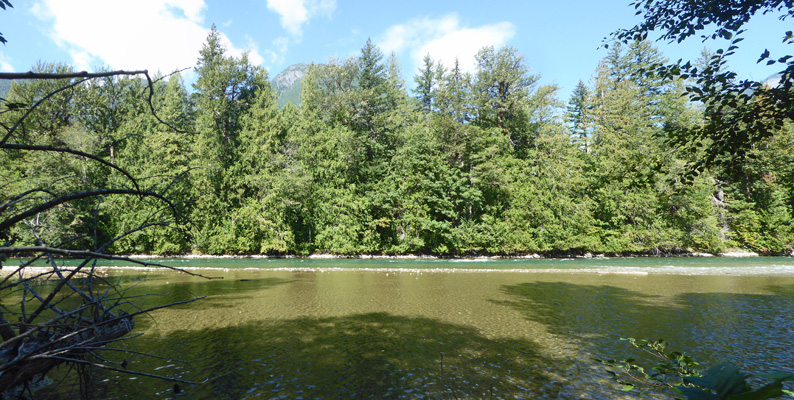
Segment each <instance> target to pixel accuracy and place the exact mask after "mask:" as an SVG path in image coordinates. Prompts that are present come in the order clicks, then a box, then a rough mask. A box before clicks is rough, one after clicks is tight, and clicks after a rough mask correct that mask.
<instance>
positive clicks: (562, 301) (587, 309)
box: [498, 282, 794, 390]
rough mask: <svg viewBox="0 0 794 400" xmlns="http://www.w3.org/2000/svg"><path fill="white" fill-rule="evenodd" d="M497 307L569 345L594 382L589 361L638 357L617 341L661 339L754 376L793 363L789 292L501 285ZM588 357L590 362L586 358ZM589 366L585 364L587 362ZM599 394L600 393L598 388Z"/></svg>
mask: <svg viewBox="0 0 794 400" xmlns="http://www.w3.org/2000/svg"><path fill="white" fill-rule="evenodd" d="M502 291H503V292H504V293H506V294H508V295H509V296H510V297H511V299H510V300H507V301H501V302H498V304H502V305H505V306H509V307H512V308H514V309H515V310H517V311H519V312H521V313H522V314H523V315H524V316H525V317H526V318H527V319H529V320H532V321H536V322H539V323H541V324H543V325H545V326H546V329H547V330H548V331H549V332H550V333H552V334H554V335H558V336H559V337H561V338H564V340H565V341H568V342H570V343H572V344H573V345H574V346H575V347H576V349H577V351H578V353H579V354H580V355H582V357H580V360H579V365H580V366H581V367H583V368H590V369H591V372H590V374H592V376H588V377H587V378H585V379H583V380H582V381H580V382H579V384H581V385H583V386H587V385H597V384H598V383H597V381H598V380H599V379H602V378H606V375H604V374H603V373H602V372H603V371H601V372H599V371H598V370H599V369H602V368H601V367H599V366H598V364H597V363H595V362H594V361H592V357H606V358H623V357H640V358H641V357H643V354H642V353H638V352H636V351H635V349H633V348H632V347H631V346H629V345H627V344H626V343H624V342H621V341H620V340H619V339H620V338H621V337H634V338H637V339H650V340H656V339H665V340H667V341H668V343H670V349H671V350H678V351H684V352H686V353H688V354H691V355H693V356H694V357H695V359H696V360H698V361H700V362H701V364H703V365H715V364H718V363H722V362H728V363H731V364H734V365H737V366H739V367H740V368H741V369H742V370H744V371H747V372H751V373H754V374H757V373H761V372H769V371H774V370H783V371H785V370H790V369H791V360H794V319H793V318H792V316H791V310H793V309H794V287H791V286H781V287H774V288H768V291H769V292H770V293H771V294H736V293H682V294H678V295H674V296H673V297H672V298H667V299H662V298H660V297H657V296H649V295H646V294H643V293H639V292H636V291H632V290H629V289H625V288H620V287H613V286H606V285H601V286H599V285H577V284H571V283H563V282H531V283H522V284H517V285H509V286H504V287H503V288H502ZM588 359H589V360H588ZM588 364H589V365H588ZM599 390H600V389H599Z"/></svg>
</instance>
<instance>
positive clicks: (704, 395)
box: [681, 388, 721, 400]
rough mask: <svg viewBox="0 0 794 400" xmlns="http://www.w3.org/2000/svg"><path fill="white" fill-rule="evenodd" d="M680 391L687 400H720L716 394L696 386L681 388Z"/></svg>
mask: <svg viewBox="0 0 794 400" xmlns="http://www.w3.org/2000/svg"><path fill="white" fill-rule="evenodd" d="M681 393H682V394H683V395H684V396H686V398H687V400H721V399H720V398H719V396H717V395H716V394H713V393H709V392H707V391H705V390H702V389H697V388H681Z"/></svg>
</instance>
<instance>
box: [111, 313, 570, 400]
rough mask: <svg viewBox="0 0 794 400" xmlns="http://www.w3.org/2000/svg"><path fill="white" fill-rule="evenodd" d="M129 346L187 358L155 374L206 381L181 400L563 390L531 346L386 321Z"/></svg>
mask: <svg viewBox="0 0 794 400" xmlns="http://www.w3.org/2000/svg"><path fill="white" fill-rule="evenodd" d="M142 339H143V338H142ZM136 347H137V348H138V349H139V350H140V349H141V348H145V349H146V350H147V351H150V352H154V353H156V354H160V355H166V356H168V357H174V358H185V357H188V358H189V359H190V360H191V361H190V363H189V364H184V363H178V362H173V363H169V366H168V367H167V368H163V369H160V370H159V371H158V372H159V373H162V374H166V375H171V376H178V377H180V378H182V379H191V380H203V379H208V381H207V382H206V383H204V384H201V385H190V386H185V385H183V387H182V388H181V389H182V393H184V395H185V396H187V398H207V399H209V398H253V397H264V398H323V399H326V398H366V399H409V398H410V399H413V398H442V399H443V398H459V399H462V398H494V399H498V398H509V399H521V398H525V399H530V398H531V399H535V398H558V397H559V391H560V389H561V384H560V383H559V382H556V381H555V379H554V374H553V373H551V372H550V370H551V369H553V368H551V369H550V368H549V365H550V364H552V363H553V361H552V360H549V359H546V358H544V357H542V356H541V355H540V353H539V351H538V348H537V345H536V344H534V343H532V342H529V341H524V340H511V339H491V338H486V337H483V336H482V335H480V334H479V332H478V331H477V330H476V329H474V328H471V327H467V326H461V325H455V324H448V323H443V322H440V321H437V320H433V319H428V318H410V317H403V316H396V315H392V314H388V313H370V314H358V315H350V316H341V317H327V318H298V319H292V320H286V321H271V322H268V321H258V322H252V323H248V324H245V325H242V326H234V327H226V328H220V329H213V330H203V331H187V330H183V331H176V332H173V333H171V334H169V335H168V336H166V337H161V338H152V339H145V340H143V341H141V342H138V345H137V346H136ZM186 355H187V356H186ZM150 363H152V361H150V360H147V359H145V358H142V357H136V358H135V359H134V360H133V359H131V360H130V364H129V368H131V369H134V370H139V371H147V370H152V368H154V367H155V364H156V363H153V364H150ZM160 364H162V362H160ZM96 378H97V382H99V383H98V385H97V394H100V397H102V398H112V399H124V398H149V397H153V396H155V395H157V396H159V397H166V398H167V397H168V396H176V395H175V394H174V393H173V389H172V387H171V385H169V384H167V383H164V382H159V381H153V380H152V381H150V380H140V379H137V380H134V381H131V380H130V378H129V377H127V376H123V375H121V374H114V373H98V374H97V376H96ZM136 382H137V383H136ZM158 388H159V389H160V392H159V393H158Z"/></svg>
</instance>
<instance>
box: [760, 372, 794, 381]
mask: <svg viewBox="0 0 794 400" xmlns="http://www.w3.org/2000/svg"><path fill="white" fill-rule="evenodd" d="M761 376H763V377H764V378H767V379H771V380H773V381H780V382H788V381H794V373H791V372H783V371H774V372H769V373H766V374H761Z"/></svg>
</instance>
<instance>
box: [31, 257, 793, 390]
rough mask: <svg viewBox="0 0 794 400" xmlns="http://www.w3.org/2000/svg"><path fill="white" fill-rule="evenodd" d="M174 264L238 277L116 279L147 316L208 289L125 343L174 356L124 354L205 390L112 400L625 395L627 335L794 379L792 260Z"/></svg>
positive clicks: (132, 364)
mask: <svg viewBox="0 0 794 400" xmlns="http://www.w3.org/2000/svg"><path fill="white" fill-rule="evenodd" d="M162 262H163V263H166V264H168V265H173V266H178V267H185V268H190V269H191V271H193V272H199V273H202V274H204V275H207V276H213V277H223V279H219V280H206V279H202V278H196V277H191V276H188V275H186V274H180V273H176V272H168V271H164V270H137V269H126V268H119V269H110V270H109V273H110V274H111V275H112V276H118V277H121V279H122V282H123V283H124V285H125V286H128V287H131V289H130V290H129V292H128V294H129V295H130V296H137V295H140V294H156V295H157V296H148V297H146V298H145V300H140V299H138V298H135V297H133V299H135V300H134V301H135V303H134V304H135V305H136V306H146V305H149V306H151V305H155V304H161V303H165V302H171V301H180V300H186V299H190V298H193V297H195V296H207V297H206V299H203V300H200V301H197V302H193V303H189V304H185V305H179V306H175V307H171V308H166V309H162V310H158V311H155V312H152V313H151V316H150V317H139V318H138V319H137V320H136V321H137V325H136V332H137V333H142V334H143V335H142V336H141V337H138V338H135V339H133V340H130V341H125V342H122V343H121V344H120V346H121V347H122V348H124V349H128V350H133V351H135V352H141V353H152V354H156V355H158V356H160V357H165V359H163V358H151V357H146V356H143V355H137V354H133V355H127V356H123V355H120V354H111V355H110V357H112V358H114V359H115V360H116V361H120V360H121V359H126V360H127V361H128V364H127V368H129V369H130V370H136V371H147V372H152V373H156V374H161V375H166V376H170V377H178V378H180V379H184V380H190V381H203V382H204V383H202V384H180V385H179V387H178V388H176V389H175V388H174V385H173V384H172V383H168V382H163V381H158V380H153V379H149V378H143V377H136V376H128V375H121V374H118V373H115V372H95V373H93V379H94V386H95V393H96V395H97V397H98V398H107V399H141V398H163V399H167V398H199V399H217V398H229V399H243V398H285V399H315V398H322V399H325V398H377V399H380V398H387V399H411V398H459V399H462V398H510V399H513V398H526V399H540V398H548V399H556V398H561V399H571V398H585V399H589V398H592V399H611V398H617V397H619V396H624V395H623V394H622V392H621V390H620V388H619V387H618V385H616V384H615V383H614V382H612V381H611V380H610V379H609V376H608V375H607V374H606V372H605V370H604V368H603V367H602V366H601V365H599V364H598V363H596V362H595V361H593V357H596V356H607V357H614V358H618V357H623V356H627V355H630V354H633V353H632V352H631V348H630V347H629V346H627V345H626V343H624V342H621V341H620V340H619V339H620V338H621V337H635V338H638V339H639V338H647V339H659V338H664V339H666V340H667V341H668V342H669V343H670V348H671V349H676V350H680V351H685V352H686V353H688V354H691V355H693V356H694V357H695V358H696V359H697V360H698V361H700V362H701V363H702V364H704V365H713V364H716V363H720V362H730V363H733V364H735V365H737V366H739V367H740V368H742V370H744V371H746V372H750V373H752V374H758V373H763V372H769V371H774V370H792V369H794V363H792V361H793V360H794V322H793V321H792V310H794V259H792V258H788V257H779V258H620V259H572V260H560V259H557V260H523V259H522V260H494V259H477V260H432V259H419V260H393V259H371V260H335V259H323V260H315V259H312V260H308V259H291V260H283V259H282V260H271V259H209V260H207V259H201V260H184V259H169V260H162ZM141 302H145V303H141ZM68 390H75V389H74V388H71V389H70V388H69V387H64V386H63V385H62V387H60V388H59V389H58V391H57V392H55V393H49V391H48V390H45V391H43V392H42V395H52V396H54V397H62V396H64V395H65V393H66V392H65V391H68ZM175 392H179V393H175ZM48 393H49V394H48ZM629 397H631V398H640V397H649V398H652V397H654V396H653V395H645V396H643V395H640V394H638V393H633V394H630V395H629Z"/></svg>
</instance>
